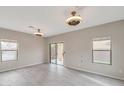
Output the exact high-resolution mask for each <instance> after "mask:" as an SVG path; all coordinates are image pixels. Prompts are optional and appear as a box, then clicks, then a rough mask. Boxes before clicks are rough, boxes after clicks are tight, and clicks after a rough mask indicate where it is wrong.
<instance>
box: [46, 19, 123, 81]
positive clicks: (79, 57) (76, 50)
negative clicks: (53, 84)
mask: <svg viewBox="0 0 124 93" xmlns="http://www.w3.org/2000/svg"><path fill="white" fill-rule="evenodd" d="M106 36H107V37H108V36H111V38H112V39H111V40H112V65H105V64H98V63H93V62H92V39H93V38H97V37H106ZM47 41H48V44H50V43H56V42H62V41H64V51H65V52H66V54H65V56H64V65H65V66H67V67H71V68H74V69H79V70H86V71H89V72H94V73H99V74H102V75H107V76H111V77H115V78H119V79H124V20H121V21H116V22H111V23H107V24H103V25H99V26H95V27H90V28H86V29H82V30H79V31H74V32H69V33H65V34H61V35H57V36H52V37H48V38H47Z"/></svg>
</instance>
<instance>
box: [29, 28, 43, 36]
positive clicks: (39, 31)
mask: <svg viewBox="0 0 124 93" xmlns="http://www.w3.org/2000/svg"><path fill="white" fill-rule="evenodd" d="M29 28H32V29H34V30H37V31H36V32H34V35H36V36H43V35H44V34H43V33H41V29H39V28H35V27H34V26H29Z"/></svg>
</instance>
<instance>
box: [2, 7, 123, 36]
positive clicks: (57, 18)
mask: <svg viewBox="0 0 124 93" xmlns="http://www.w3.org/2000/svg"><path fill="white" fill-rule="evenodd" d="M73 9H76V10H77V13H78V14H80V15H81V17H82V18H83V21H82V23H81V24H79V25H78V26H75V27H71V26H68V25H67V24H66V23H65V20H66V18H67V17H68V16H70V12H71V11H72V10H73ZM122 19H124V7H123V6H118V7H117V6H111V7H109V6H85V7H83V6H82V7H81V6H80V7H72V6H71V7H66V6H61V7H59V6H55V7H52V6H51V7H49V6H28V7H26V6H25V7H24V6H13V7H7V6H4V7H2V6H1V7H0V27H1V28H7V29H11V30H15V31H20V32H25V33H30V34H33V33H34V30H32V29H29V28H28V26H30V25H32V26H35V27H36V28H40V29H41V32H42V33H44V36H45V37H48V36H53V35H57V34H61V33H66V32H71V31H75V30H78V29H83V28H87V27H91V26H95V25H100V24H104V23H109V22H113V21H117V20H122Z"/></svg>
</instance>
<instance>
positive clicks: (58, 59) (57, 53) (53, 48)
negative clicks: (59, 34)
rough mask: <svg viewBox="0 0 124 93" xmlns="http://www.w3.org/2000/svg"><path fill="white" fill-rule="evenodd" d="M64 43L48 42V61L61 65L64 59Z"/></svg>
mask: <svg viewBox="0 0 124 93" xmlns="http://www.w3.org/2000/svg"><path fill="white" fill-rule="evenodd" d="M63 53H64V43H63V42H61V43H51V44H50V63H53V64H58V65H63V61H64V55H63Z"/></svg>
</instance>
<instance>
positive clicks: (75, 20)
mask: <svg viewBox="0 0 124 93" xmlns="http://www.w3.org/2000/svg"><path fill="white" fill-rule="evenodd" d="M83 8H84V7H72V9H71V16H70V17H68V18H67V19H66V20H65V22H66V23H67V24H68V25H70V26H77V25H78V24H80V23H81V21H82V17H81V16H80V15H77V11H79V10H82V9H83ZM68 12H70V11H68Z"/></svg>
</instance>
